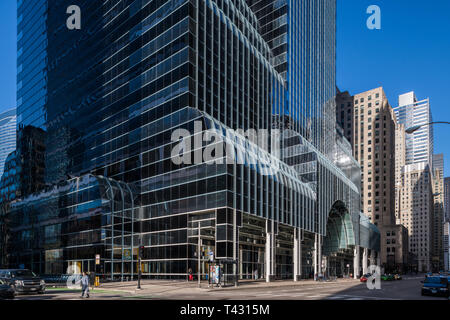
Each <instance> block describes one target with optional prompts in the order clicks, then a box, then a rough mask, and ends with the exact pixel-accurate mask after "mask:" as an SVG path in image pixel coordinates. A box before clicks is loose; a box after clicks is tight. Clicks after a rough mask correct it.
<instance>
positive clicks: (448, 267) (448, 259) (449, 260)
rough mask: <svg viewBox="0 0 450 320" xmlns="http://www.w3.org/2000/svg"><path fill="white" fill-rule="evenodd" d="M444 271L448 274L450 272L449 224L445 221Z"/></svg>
mask: <svg viewBox="0 0 450 320" xmlns="http://www.w3.org/2000/svg"><path fill="white" fill-rule="evenodd" d="M443 234H444V244H443V246H444V268H445V269H444V270H445V271H447V272H449V271H450V255H449V252H450V236H449V235H450V222H449V221H446V222H445V223H444V232H443Z"/></svg>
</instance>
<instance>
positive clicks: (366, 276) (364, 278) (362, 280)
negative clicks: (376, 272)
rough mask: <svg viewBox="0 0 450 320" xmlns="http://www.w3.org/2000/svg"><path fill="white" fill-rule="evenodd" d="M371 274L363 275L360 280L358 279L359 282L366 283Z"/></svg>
mask: <svg viewBox="0 0 450 320" xmlns="http://www.w3.org/2000/svg"><path fill="white" fill-rule="evenodd" d="M370 276H371V274H370V273H366V274H365V275H363V276H362V277H361V278H359V281H361V282H367V280H369V278H370Z"/></svg>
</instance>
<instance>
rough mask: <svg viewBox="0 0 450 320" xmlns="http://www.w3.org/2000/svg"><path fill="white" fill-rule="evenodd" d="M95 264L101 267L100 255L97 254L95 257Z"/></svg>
mask: <svg viewBox="0 0 450 320" xmlns="http://www.w3.org/2000/svg"><path fill="white" fill-rule="evenodd" d="M95 264H96V265H99V264H100V255H99V254H96V255H95Z"/></svg>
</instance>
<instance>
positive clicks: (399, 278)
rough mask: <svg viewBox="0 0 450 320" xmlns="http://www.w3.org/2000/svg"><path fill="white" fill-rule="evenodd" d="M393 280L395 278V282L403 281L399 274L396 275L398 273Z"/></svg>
mask: <svg viewBox="0 0 450 320" xmlns="http://www.w3.org/2000/svg"><path fill="white" fill-rule="evenodd" d="M394 278H395V280H402V279H403V278H402V276H401V274H398V273H397V274H395V275H394Z"/></svg>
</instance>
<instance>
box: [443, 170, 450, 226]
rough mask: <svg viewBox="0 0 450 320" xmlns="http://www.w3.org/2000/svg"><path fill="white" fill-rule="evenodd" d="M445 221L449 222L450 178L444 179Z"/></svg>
mask: <svg viewBox="0 0 450 320" xmlns="http://www.w3.org/2000/svg"><path fill="white" fill-rule="evenodd" d="M444 210H445V220H447V221H450V177H447V178H445V179H444Z"/></svg>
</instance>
